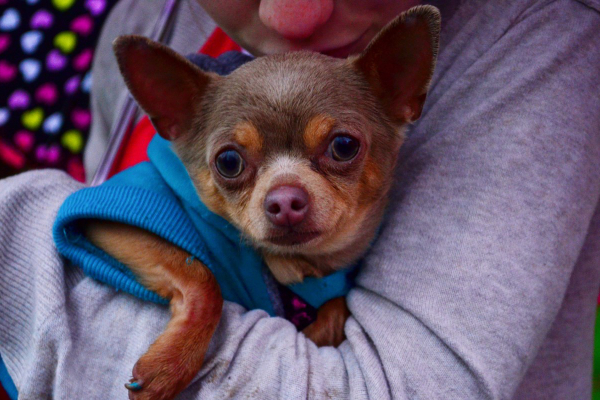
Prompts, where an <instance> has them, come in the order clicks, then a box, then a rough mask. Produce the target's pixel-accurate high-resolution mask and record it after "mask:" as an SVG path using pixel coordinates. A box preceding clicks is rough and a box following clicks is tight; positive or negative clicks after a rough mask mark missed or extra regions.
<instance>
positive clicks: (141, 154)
mask: <svg viewBox="0 0 600 400" xmlns="http://www.w3.org/2000/svg"><path fill="white" fill-rule="evenodd" d="M241 49H242V48H241V47H240V46H239V45H238V44H237V43H235V42H234V41H233V40H231V38H230V37H229V36H227V34H226V33H225V32H223V30H222V29H221V28H216V29H215V30H214V31H213V33H211V35H210V36H209V38H208V39H207V40H206V43H204V45H203V46H202V47H201V48H200V51H198V53H201V54H206V55H208V56H211V57H218V56H220V55H221V54H223V53H225V52H227V51H232V50H236V51H240V50H241ZM154 133H155V130H154V127H153V126H152V123H151V122H150V120H149V119H148V117H144V118H142V120H141V121H140V122H139V123H138V124H137V125H136V126H135V127H134V128H133V132H132V133H131V135H130V136H129V138H128V140H127V141H126V142H125V143H123V144H122V145H121V148H120V149H119V153H118V154H117V157H116V159H115V162H114V164H113V168H112V170H111V173H110V174H109V176H112V175H114V174H116V173H117V172H121V171H123V170H125V169H127V168H129V167H132V166H134V165H136V164H138V163H140V162H142V161H147V160H148V155H147V154H146V150H147V148H148V144H150V141H151V140H152V137H153V136H154ZM0 400H2V398H0Z"/></svg>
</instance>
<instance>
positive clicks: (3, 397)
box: [0, 385, 10, 400]
mask: <svg viewBox="0 0 600 400" xmlns="http://www.w3.org/2000/svg"><path fill="white" fill-rule="evenodd" d="M0 400H10V399H9V398H8V394H6V392H5V391H4V389H3V388H2V385H0Z"/></svg>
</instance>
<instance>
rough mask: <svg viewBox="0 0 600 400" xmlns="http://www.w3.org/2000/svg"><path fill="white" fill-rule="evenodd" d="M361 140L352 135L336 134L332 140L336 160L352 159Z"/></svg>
mask: <svg viewBox="0 0 600 400" xmlns="http://www.w3.org/2000/svg"><path fill="white" fill-rule="evenodd" d="M359 148H360V142H359V141H358V140H356V139H354V138H353V137H352V136H346V135H341V136H336V137H335V138H334V139H333V140H332V141H331V157H332V158H333V159H334V160H336V161H349V160H352V159H353V158H354V157H355V156H356V154H357V153H358V149H359Z"/></svg>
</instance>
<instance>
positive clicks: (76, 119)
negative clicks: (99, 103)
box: [71, 109, 92, 129]
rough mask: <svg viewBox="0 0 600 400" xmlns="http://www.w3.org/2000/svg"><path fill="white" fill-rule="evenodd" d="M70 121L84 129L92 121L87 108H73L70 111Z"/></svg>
mask: <svg viewBox="0 0 600 400" xmlns="http://www.w3.org/2000/svg"><path fill="white" fill-rule="evenodd" d="M71 121H73V125H75V127H76V128H78V129H85V128H87V127H88V126H89V125H90V122H91V121H92V115H91V114H90V112H89V110H83V109H75V110H73V112H72V113H71Z"/></svg>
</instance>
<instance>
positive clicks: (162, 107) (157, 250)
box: [86, 6, 440, 399]
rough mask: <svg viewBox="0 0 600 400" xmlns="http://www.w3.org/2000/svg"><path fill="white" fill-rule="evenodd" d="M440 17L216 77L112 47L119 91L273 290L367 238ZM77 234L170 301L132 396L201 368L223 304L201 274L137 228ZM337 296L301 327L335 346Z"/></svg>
mask: <svg viewBox="0 0 600 400" xmlns="http://www.w3.org/2000/svg"><path fill="white" fill-rule="evenodd" d="M439 29H440V16H439V12H438V11H437V9H436V8H434V7H431V6H418V7H415V8H412V9H410V10H408V11H407V12H405V13H403V14H401V15H400V16H399V17H398V18H396V19H395V20H394V21H392V22H391V23H390V24H388V25H387V26H386V27H385V28H384V29H383V30H382V31H381V32H380V33H379V34H378V35H377V36H376V37H375V38H374V39H373V41H372V42H371V43H370V44H369V46H368V47H367V48H366V49H365V50H364V51H363V52H362V53H361V54H360V55H358V56H353V57H350V58H348V59H345V60H341V59H335V58H331V57H327V56H324V55H321V54H316V53H310V52H295V53H288V54H277V55H271V56H265V57H260V58H257V59H255V60H254V61H251V62H249V63H247V64H245V65H243V66H241V67H240V68H238V69H237V70H235V71H234V72H233V73H232V74H231V75H228V76H226V77H222V76H217V75H214V74H212V73H206V72H203V71H201V70H200V69H199V68H197V67H196V66H194V65H193V64H192V63H190V62H189V61H188V60H187V59H185V58H184V57H182V56H180V55H178V54H176V53H175V52H174V51H172V50H170V49H169V48H167V47H165V46H163V45H161V44H158V43H154V42H152V41H150V40H148V39H145V38H142V37H136V36H122V37H120V38H118V39H117V40H116V41H115V43H114V50H115V53H116V56H117V60H118V63H119V67H120V70H121V73H122V74H123V76H124V78H125V82H126V83H127V86H128V88H129V89H130V91H131V93H132V94H133V96H134V97H135V99H136V100H137V101H138V103H139V104H140V106H141V107H142V109H143V110H144V111H145V112H146V113H147V114H148V116H149V117H150V119H151V121H152V123H153V125H154V127H155V128H156V130H157V132H158V133H159V134H160V135H161V136H162V137H164V138H166V139H168V140H171V141H172V143H173V147H174V149H175V151H176V153H177V154H178V156H179V157H180V158H181V160H182V162H183V163H184V164H185V166H186V168H187V171H188V172H189V175H190V177H191V179H192V181H193V183H194V185H195V187H196V188H197V192H198V195H199V196H200V198H201V200H202V201H203V202H204V204H205V205H206V206H207V207H208V208H209V209H210V210H211V211H213V212H214V213H216V214H218V215H220V216H222V217H223V218H226V219H227V220H229V221H230V222H231V223H232V224H234V225H235V226H236V227H237V228H238V229H239V230H240V231H241V232H242V234H243V235H244V236H245V237H246V238H247V239H248V240H249V241H250V242H251V243H252V244H253V245H254V246H255V248H256V249H257V250H258V251H260V252H261V254H262V255H263V257H264V260H265V263H266V265H267V266H268V268H269V269H270V271H271V272H272V273H273V276H274V277H275V278H276V279H277V280H278V281H279V282H281V283H283V284H291V283H294V282H299V281H302V279H303V278H304V277H307V276H315V277H322V276H324V275H327V274H329V273H331V272H333V271H336V270H339V269H341V268H343V267H345V266H348V265H350V264H352V263H353V262H355V261H356V260H357V259H358V258H360V257H361V256H362V255H363V254H364V253H365V251H366V250H367V248H368V246H369V244H370V242H371V241H372V240H373V237H374V235H375V232H376V230H377V228H378V226H379V224H380V222H381V218H382V216H383V213H384V210H385V206H386V202H387V195H388V192H389V189H390V186H391V183H392V179H393V171H394V167H395V164H396V159H397V154H398V150H399V148H400V146H401V144H402V142H403V127H404V126H405V125H406V124H408V123H410V122H412V121H415V120H416V119H417V118H419V116H420V114H421V110H422V107H423V103H424V101H425V97H426V94H427V89H428V86H429V82H430V80H431V76H432V73H433V69H434V64H435V59H436V55H437V50H438V35H439ZM86 235H87V237H88V238H89V239H90V240H91V241H92V243H94V244H95V245H96V246H98V247H100V248H102V249H103V250H105V251H106V252H107V253H109V254H110V255H112V256H113V257H115V258H116V259H118V260H119V261H121V262H122V263H124V264H125V265H127V266H128V267H129V268H130V269H131V270H132V271H133V272H134V273H135V274H136V276H137V277H138V279H139V280H140V282H141V283H143V284H144V285H145V286H146V287H148V288H149V289H151V290H153V291H155V292H157V293H158V294H159V295H161V296H163V297H165V298H168V299H169V300H170V307H171V313H172V318H171V320H170V322H169V324H168V325H167V327H166V329H165V331H164V333H163V334H162V335H161V336H160V337H159V338H158V339H157V340H156V341H155V342H154V343H153V344H152V345H151V346H150V348H149V349H148V351H147V353H146V354H144V355H143V356H142V357H141V358H140V360H139V361H138V362H137V363H136V365H135V367H134V369H133V378H132V379H131V380H130V382H129V383H128V384H126V387H127V388H128V389H130V398H135V399H171V398H173V397H175V396H176V395H177V394H178V393H179V392H181V391H182V390H183V389H184V388H185V387H186V386H187V385H188V384H189V383H190V381H191V380H192V379H193V378H194V376H195V375H196V374H197V373H198V371H199V370H200V367H201V366H202V363H203V360H204V356H205V353H206V351H207V348H208V345H209V342H210V340H211V337H212V335H213V333H214V331H215V329H216V327H217V324H218V322H219V319H220V316H221V309H222V305H223V299H222V297H221V294H220V290H219V286H218V284H217V282H216V280H215V278H214V276H213V274H212V273H211V271H210V270H209V269H208V268H207V267H206V266H204V265H203V264H201V263H200V262H198V261H197V260H194V263H195V266H194V268H190V267H189V266H186V259H188V257H189V254H187V253H186V252H184V251H183V250H181V249H179V248H177V247H175V246H174V245H172V244H170V243H168V242H166V241H164V240H163V239H161V238H159V237H157V236H154V235H153V234H150V233H148V232H146V231H143V230H141V229H138V228H134V227H131V226H126V225H121V224H117V223H108V222H100V221H95V220H94V221H90V222H89V223H88V225H87V227H86ZM349 314H350V313H349V311H348V308H347V307H346V303H345V300H344V299H343V298H338V299H334V300H331V301H329V302H328V303H326V304H325V305H323V306H322V307H321V308H320V309H319V311H318V315H317V320H316V321H315V322H314V323H313V324H311V325H310V326H309V327H308V328H306V329H305V330H304V333H305V334H306V335H307V336H308V337H309V338H311V339H312V340H313V341H314V342H315V343H316V344H317V345H337V344H339V343H340V342H341V341H342V340H343V339H344V331H343V329H344V323H345V321H346V318H347V317H348V316H349Z"/></svg>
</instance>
